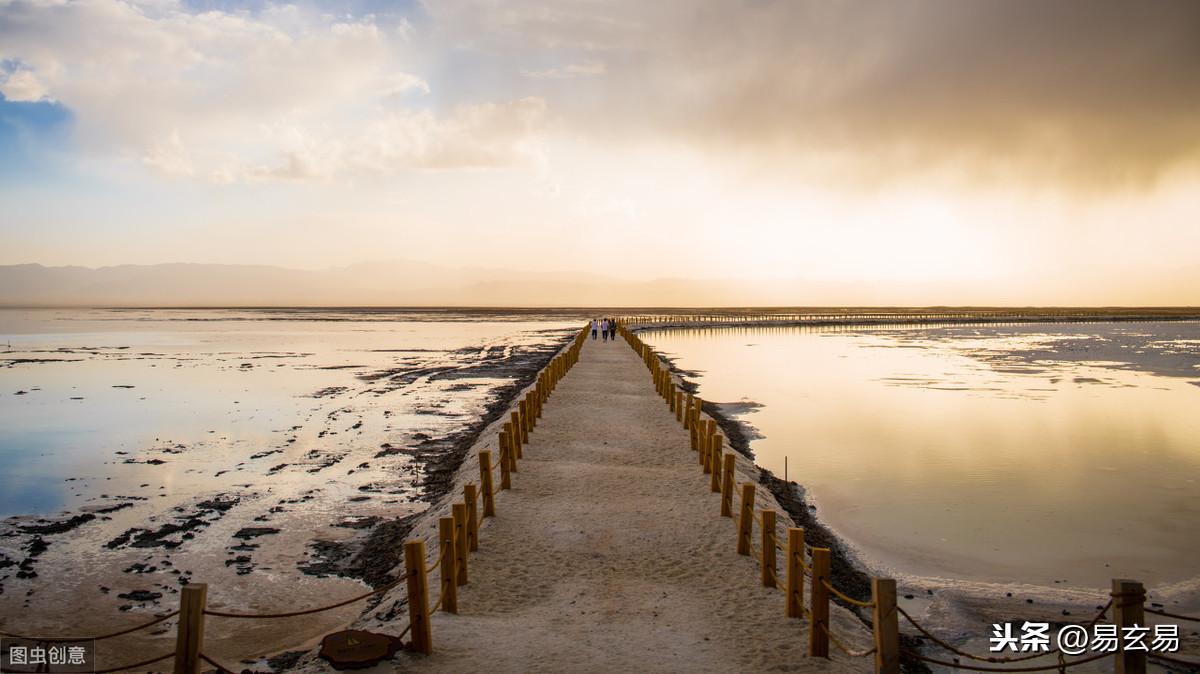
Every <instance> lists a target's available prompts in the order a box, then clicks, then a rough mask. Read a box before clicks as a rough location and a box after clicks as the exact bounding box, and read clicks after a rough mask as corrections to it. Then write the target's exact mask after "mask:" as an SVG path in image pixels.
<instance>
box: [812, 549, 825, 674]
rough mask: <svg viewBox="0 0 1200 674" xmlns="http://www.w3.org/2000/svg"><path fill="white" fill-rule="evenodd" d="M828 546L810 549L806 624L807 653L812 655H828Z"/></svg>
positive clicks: (823, 656)
mask: <svg viewBox="0 0 1200 674" xmlns="http://www.w3.org/2000/svg"><path fill="white" fill-rule="evenodd" d="M829 556H830V553H829V548H813V549H812V592H811V594H810V596H811V597H812V606H810V607H809V609H808V610H809V611H810V612H811V613H812V624H811V625H809V626H808V654H809V655H810V656H812V657H818V658H827V657H829V635H828V634H826V633H825V631H826V630H828V629H829V588H827V587H825V583H828V582H829V566H830V564H829Z"/></svg>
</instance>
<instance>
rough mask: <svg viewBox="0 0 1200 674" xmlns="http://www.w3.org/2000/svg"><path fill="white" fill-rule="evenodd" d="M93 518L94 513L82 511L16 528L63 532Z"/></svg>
mask: <svg viewBox="0 0 1200 674" xmlns="http://www.w3.org/2000/svg"><path fill="white" fill-rule="evenodd" d="M122 505H131V504H122ZM94 519H96V516H95V515H93V514H91V513H84V514H82V515H75V516H74V517H71V518H68V519H65V520H57V521H47V520H38V521H37V523H36V524H22V525H18V526H17V529H19V530H20V531H21V532H22V533H26V534H64V533H66V532H68V531H70V530H72V529H74V528H76V527H79V526H82V525H84V524H87V523H88V522H91V521H92V520H94Z"/></svg>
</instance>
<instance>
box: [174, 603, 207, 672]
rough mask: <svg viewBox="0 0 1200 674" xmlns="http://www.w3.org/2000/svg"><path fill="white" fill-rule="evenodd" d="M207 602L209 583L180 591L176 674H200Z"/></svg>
mask: <svg viewBox="0 0 1200 674" xmlns="http://www.w3.org/2000/svg"><path fill="white" fill-rule="evenodd" d="M207 602H208V584H207V583H188V584H187V585H184V586H183V587H182V588H181V589H180V590H179V626H178V627H177V628H176V632H175V674H200V649H201V648H202V647H203V645H204V606H205V604H207Z"/></svg>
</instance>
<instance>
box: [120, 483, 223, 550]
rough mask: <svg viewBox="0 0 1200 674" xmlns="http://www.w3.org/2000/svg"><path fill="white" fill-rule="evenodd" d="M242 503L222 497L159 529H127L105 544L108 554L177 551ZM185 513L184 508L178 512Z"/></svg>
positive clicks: (208, 501)
mask: <svg viewBox="0 0 1200 674" xmlns="http://www.w3.org/2000/svg"><path fill="white" fill-rule="evenodd" d="M240 502H241V498H240V497H237V496H226V495H220V496H217V497H215V498H212V499H209V500H207V501H201V502H199V503H197V504H196V507H195V510H194V511H193V512H191V513H186V512H184V514H183V515H182V516H180V517H178V518H176V519H175V521H173V522H168V523H166V524H164V525H162V526H161V527H159V528H158V529H155V530H150V529H144V528H141V527H133V528H130V529H126V530H125V532H124V533H122V534H121V535H120V536H117V537H116V538H114V539H112V540H111V541H109V542H107V543H105V544H104V545H105V547H107V548H108V549H109V550H115V549H117V548H121V547H125V546H129V547H133V548H166V549H168V550H171V549H174V548H177V547H179V546H180V545H183V542H184V541H186V540H191V539H192V538H195V535H196V533H195V532H196V530H198V529H203V528H205V527H207V526H209V525H211V524H212V523H214V522H216V521H217V520H219V519H221V518H222V517H223V516H224V515H225V513H226V512H228V511H229V509H230V508H232V507H233V506H235V505H237V504H238V503H240ZM176 510H177V511H182V510H183V509H182V508H176Z"/></svg>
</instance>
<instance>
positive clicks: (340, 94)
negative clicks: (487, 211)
mask: <svg viewBox="0 0 1200 674" xmlns="http://www.w3.org/2000/svg"><path fill="white" fill-rule="evenodd" d="M382 21H383V20H382V19H380V18H378V17H375V16H372V15H368V16H364V17H359V18H348V17H345V16H342V15H339V17H338V18H336V19H333V18H331V17H330V16H329V15H327V14H324V13H321V12H319V11H317V10H316V9H313V8H306V7H299V6H290V5H266V6H265V7H264V8H263V9H262V10H261V11H258V12H254V13H251V12H244V11H237V12H218V11H206V12H194V11H190V10H189V9H188V8H187V7H186V6H185V5H183V4H182V3H180V2H176V1H174V0H157V1H155V2H152V3H145V2H143V3H136V2H134V3H127V2H118V1H116V0H70V1H60V0H0V61H10V62H14V63H19V64H20V68H19V69H16V70H13V71H12V72H8V73H6V74H3V75H0V77H3V80H0V92H3V93H4V94H5V96H6V97H7V98H9V100H37V99H39V98H46V97H49V98H52V99H54V100H56V101H60V102H62V104H63V105H65V106H66V107H67V108H69V109H70V110H71V111H72V112H73V113H74V115H75V118H76V120H77V124H76V129H75V130H76V134H77V141H78V142H79V144H80V147H81V149H82V150H83V151H84V152H86V153H90V154H93V155H97V156H100V157H104V158H125V159H129V160H134V161H136V162H138V163H140V164H141V165H143V166H146V167H148V168H151V169H152V170H155V171H160V172H163V173H166V174H170V175H174V176H194V177H199V178H211V179H216V180H226V181H227V180H243V179H254V180H262V179H270V178H287V179H302V178H328V177H331V176H334V175H336V174H337V173H338V172H340V171H367V170H380V171H392V170H397V169H403V168H421V167H427V166H433V167H438V168H444V167H454V166H460V165H461V166H470V167H476V166H496V165H504V164H506V163H509V162H516V161H522V160H523V159H524V157H525V154H523V153H524V147H525V145H526V144H527V143H526V141H527V140H528V139H527V138H524V137H521V138H517V137H514V136H513V134H514V133H516V134H532V133H533V132H534V131H535V124H536V123H537V122H538V121H539V119H540V113H541V111H543V110H544V104H542V103H536V104H531V103H530V102H529V100H518V101H512V102H496V103H483V102H474V103H472V104H464V105H462V106H459V107H454V106H451V108H450V109H449V110H447V111H446V112H444V113H440V112H438V111H436V110H435V109H434V106H433V105H432V102H431V101H429V100H427V97H428V95H429V94H430V92H431V87H430V85H429V84H428V82H427V81H426V80H425V79H424V78H422V77H420V76H419V75H417V74H415V73H413V72H411V71H410V70H409V69H408V68H406V67H405V64H406V63H409V62H412V61H415V60H416V59H415V57H414V56H413V55H412V53H411V46H410V45H409V42H410V39H411V32H412V27H411V26H410V25H409V24H408V22H407V21H406V20H405V19H403V18H399V19H393V20H392V23H391V24H390V25H388V24H383V23H382ZM455 134H460V136H455ZM489 134H495V135H489Z"/></svg>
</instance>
